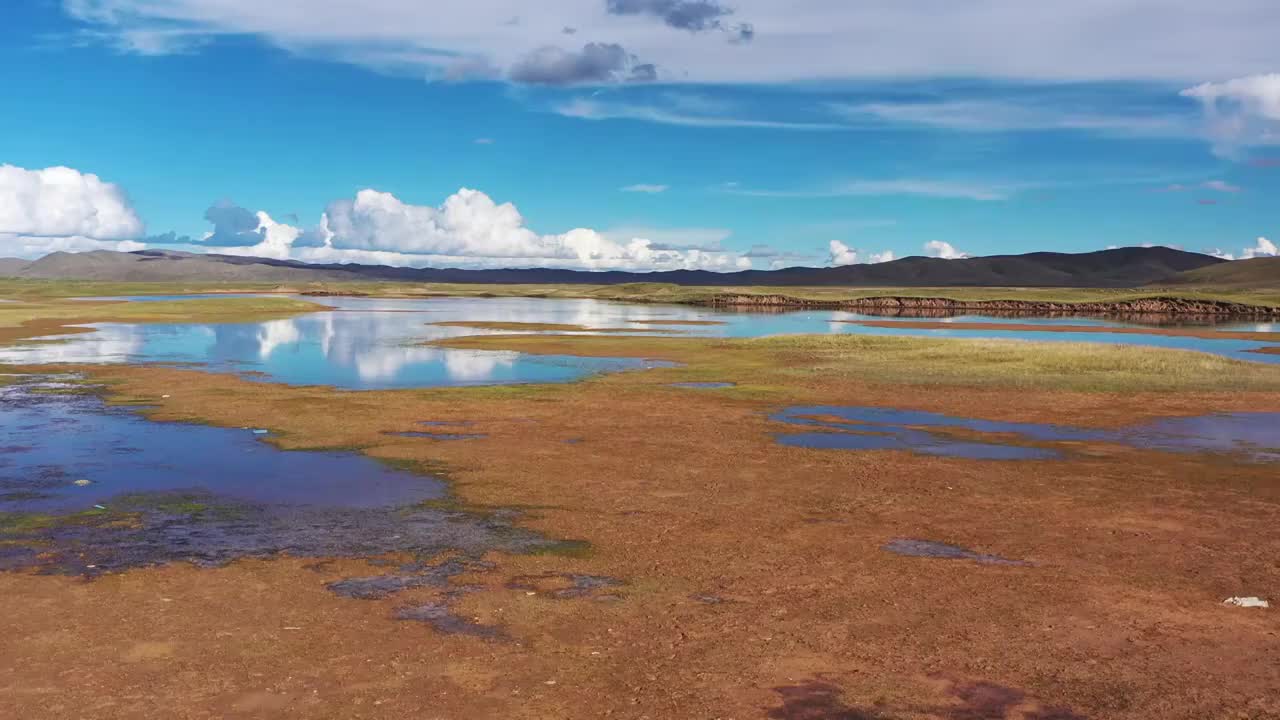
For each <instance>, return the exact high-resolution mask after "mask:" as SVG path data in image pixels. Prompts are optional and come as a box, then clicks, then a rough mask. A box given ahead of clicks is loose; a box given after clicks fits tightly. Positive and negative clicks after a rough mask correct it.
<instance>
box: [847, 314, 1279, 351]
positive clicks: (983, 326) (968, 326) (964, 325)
mask: <svg viewBox="0 0 1280 720" xmlns="http://www.w3.org/2000/svg"><path fill="white" fill-rule="evenodd" d="M836 322H843V323H846V324H849V325H863V326H865V327H875V328H891V329H902V328H916V329H919V330H1006V331H1028V332H1037V333H1064V332H1069V333H1081V332H1083V333H1108V334H1114V335H1172V336H1179V337H1195V338H1205V339H1207V340H1254V341H1257V342H1259V343H1268V342H1280V332H1275V333H1268V332H1241V331H1231V330H1206V329H1198V328H1155V327H1153V328H1136V327H1099V326H1097V325H1032V324H1020V323H989V322H927V321H907V320H837V321H836ZM1258 352H1261V351H1258Z"/></svg>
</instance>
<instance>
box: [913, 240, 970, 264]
mask: <svg viewBox="0 0 1280 720" xmlns="http://www.w3.org/2000/svg"><path fill="white" fill-rule="evenodd" d="M924 252H925V254H926V255H928V256H929V257H936V258H942V259H943V260H958V259H960V258H967V257H969V253H966V252H962V251H960V250H958V249H956V247H955V246H953V245H952V244H951V243H948V242H943V241H941V240H930V241H929V242H927V243H925V244H924Z"/></svg>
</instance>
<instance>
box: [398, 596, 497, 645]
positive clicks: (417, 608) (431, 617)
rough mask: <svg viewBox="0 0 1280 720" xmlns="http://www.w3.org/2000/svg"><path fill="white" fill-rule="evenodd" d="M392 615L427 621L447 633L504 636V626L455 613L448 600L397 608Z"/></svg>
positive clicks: (400, 618)
mask: <svg viewBox="0 0 1280 720" xmlns="http://www.w3.org/2000/svg"><path fill="white" fill-rule="evenodd" d="M391 617H393V618H395V619H396V620H411V621H414V622H421V623H426V624H428V625H430V626H431V627H432V629H434V630H435V631H436V632H439V633H443V634H445V635H471V636H473V637H479V638H488V639H500V638H503V637H504V633H503V632H502V628H499V627H496V626H494V625H481V624H480V623H477V622H472V621H470V620H467V619H465V618H462V617H459V616H457V615H455V614H454V613H453V611H452V610H451V609H450V608H449V604H448V603H447V602H428V603H423V604H421V605H410V606H406V607H400V608H396V610H395V612H393V613H392V615H391Z"/></svg>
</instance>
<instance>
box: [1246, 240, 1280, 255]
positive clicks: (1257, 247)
mask: <svg viewBox="0 0 1280 720" xmlns="http://www.w3.org/2000/svg"><path fill="white" fill-rule="evenodd" d="M1277 255H1280V249H1277V248H1276V244H1275V243H1273V242H1271V241H1270V240H1268V239H1266V238H1264V237H1260V238H1258V241H1257V242H1256V243H1255V244H1254V246H1253V247H1251V248H1245V249H1244V252H1242V253H1240V257H1242V258H1256V257H1276V256H1277Z"/></svg>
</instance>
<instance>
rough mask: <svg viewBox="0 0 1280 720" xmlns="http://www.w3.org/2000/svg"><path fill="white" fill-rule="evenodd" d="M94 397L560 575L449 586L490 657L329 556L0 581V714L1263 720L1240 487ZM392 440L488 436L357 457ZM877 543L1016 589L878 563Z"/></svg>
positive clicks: (1259, 640)
mask: <svg viewBox="0 0 1280 720" xmlns="http://www.w3.org/2000/svg"><path fill="white" fill-rule="evenodd" d="M95 372H97V373H98V374H99V376H100V377H102V378H104V379H108V380H112V381H114V382H116V383H117V384H116V386H115V387H116V390H117V391H118V392H119V393H122V394H124V395H126V396H132V397H137V398H140V399H147V400H148V401H149V402H150V401H154V402H156V403H157V404H159V405H160V406H161V407H160V410H159V414H158V417H162V418H173V419H176V418H183V417H191V416H196V417H201V418H205V419H208V420H210V421H213V422H216V423H219V424H226V425H232V426H236V427H239V426H242V425H252V426H254V427H269V428H272V429H273V430H277V431H279V432H281V433H282V439H281V442H282V443H283V444H286V445H288V446H293V447H306V446H313V445H325V444H340V445H350V446H358V447H364V448H366V451H367V452H369V453H370V454H372V455H374V456H377V457H385V458H415V459H429V460H433V461H439V462H442V463H444V465H445V466H446V467H448V468H449V469H450V477H451V478H452V479H453V481H454V487H455V490H456V492H457V493H458V495H459V496H460V498H461V499H462V500H464V501H465V502H467V503H470V504H474V505H481V506H483V505H495V506H509V505H523V506H527V507H531V508H533V509H532V510H531V511H530V515H529V517H528V518H527V524H528V525H529V526H531V527H533V528H535V529H537V530H539V531H542V532H545V533H548V534H550V535H552V536H556V537H562V538H578V539H585V540H589V541H590V542H591V543H592V545H593V548H594V552H593V553H592V554H591V555H590V556H589V557H586V558H577V559H575V558H567V557H550V556H534V557H529V556H524V557H511V556H496V557H492V558H490V559H491V560H494V561H495V562H497V563H498V567H497V569H496V570H494V571H492V572H489V573H480V574H476V575H475V576H474V577H466V578H460V579H458V580H459V582H465V583H471V582H475V583H479V584H482V585H484V586H485V588H486V589H485V590H484V591H482V592H477V593H474V594H470V595H466V596H464V597H463V598H462V599H461V600H460V601H459V603H458V605H457V610H458V611H459V613H460V614H462V615H463V616H464V617H468V618H474V619H477V620H478V621H480V622H483V623H485V624H496V625H500V626H502V627H503V628H504V630H505V632H506V634H507V636H508V638H509V639H508V640H506V641H502V640H485V639H480V638H474V637H464V636H450V635H442V634H439V633H437V632H435V631H433V630H432V629H430V628H429V627H428V626H426V625H422V624H418V623H411V622H398V621H395V620H392V619H390V617H389V616H390V612H391V610H392V609H393V608H395V607H398V606H400V605H402V604H407V603H409V602H410V601H412V600H414V599H422V598H426V597H429V596H430V593H432V592H436V591H430V590H417V591H413V592H414V593H423V595H404V596H399V597H396V598H393V599H389V600H376V601H362V600H351V599H345V598H341V597H337V596H335V595H333V594H332V593H330V592H328V591H327V590H325V588H324V583H325V582H327V581H329V580H333V579H337V578H341V577H348V576H351V575H358V574H370V572H371V569H370V568H369V567H368V566H366V565H365V564H364V563H363V562H357V561H338V562H334V563H331V564H325V565H321V566H319V567H318V568H317V569H308V568H309V567H314V565H313V561H303V560H298V559H289V558H281V559H278V560H272V561H245V562H239V563H235V564H233V565H230V566H228V567H224V568H219V569H211V570H209V569H196V568H194V567H190V566H169V567H159V568H153V569H144V570H135V571H130V572H127V573H123V574H118V575H109V576H106V577H102V578H99V579H97V580H94V581H92V582H86V581H83V580H80V579H76V578H69V577H38V576H31V575H25V574H21V573H5V574H0V597H3V598H4V603H5V608H6V612H4V613H0V717H13V718H24V719H25V718H80V717H84V718H140V717H146V718H151V717H154V718H222V717H282V718H283V717H290V718H292V717H296V718H395V719H396V720H399V719H401V718H602V717H611V718H637V719H639V718H651V719H653V720H658V719H661V718H671V719H673V720H674V719H679V720H683V719H686V718H738V719H746V718H781V719H783V720H817V719H828V720H829V719H833V718H839V719H844V720H858V719H870V718H893V719H898V720H909V719H920V718H941V719H943V720H986V719H988V718H994V719H1002V720H1030V719H1032V718H1038V719H1039V720H1050V719H1056V720H1069V719H1072V718H1095V719H1106V720H1111V719H1119V720H1125V719H1130V720H1151V719H1152V718H1161V719H1162V720H1176V719H1185V720H1192V719H1193V718H1194V719H1196V720H1201V719H1203V718H1215V719H1218V718H1223V719H1236V720H1245V719H1246V718H1248V719H1250V720H1257V719H1262V718H1280V694H1277V693H1276V692H1275V690H1276V688H1277V687H1280V615H1277V613H1276V611H1275V610H1246V609H1240V608H1229V607H1224V606H1223V605H1222V600H1223V599H1224V598H1226V597H1229V596H1234V595H1264V596H1265V595H1267V594H1271V599H1272V600H1273V601H1274V600H1275V593H1276V588H1280V561H1277V558H1280V533H1277V532H1276V528H1277V527H1280V483H1277V482H1276V471H1275V467H1274V466H1266V465H1260V464H1244V463H1239V462H1236V461H1233V460H1231V459H1227V458H1216V457H1208V456H1197V455H1175V454H1164V453H1155V452H1143V451H1138V450H1133V449H1129V448H1124V447H1119V446H1102V445H1098V446H1076V448H1075V450H1076V453H1077V454H1076V455H1074V456H1073V459H1071V460H1068V461H1042V462H981V461H970V460H962V459H948V458H936V457H921V456H916V455H911V454H907V453H902V452H844V451H817V450H805V449H795V448H784V447H780V446H777V445H775V444H774V443H773V442H772V441H771V437H770V433H771V432H775V431H779V430H782V429H784V428H783V427H779V426H778V425H777V424H775V423H772V422H770V421H769V420H768V419H767V417H766V416H765V411H766V410H767V409H769V408H770V407H775V406H776V404H775V403H774V402H772V401H771V402H769V403H765V402H763V401H759V400H751V399H741V398H737V399H735V398H733V397H731V396H730V397H725V396H718V395H717V394H716V393H709V392H706V391H686V390H676V389H673V388H667V387H665V386H660V385H655V384H653V383H652V382H650V381H649V380H646V375H645V374H643V373H641V374H631V375H620V376H614V377H611V378H608V379H606V380H603V381H596V382H589V383H584V384H578V385H571V386H563V387H559V388H552V389H547V390H545V391H539V392H536V393H530V394H528V395H520V394H513V395H510V396H504V395H502V394H501V393H494V394H493V395H492V396H488V397H485V396H481V395H468V394H465V393H449V392H424V391H412V392H369V393H335V392H332V391H329V390H325V389H323V388H288V387H280V386H273V385H264V384H261V383H253V382H248V381H245V380H239V379H235V378H231V377H226V376H216V375H207V374H202V373H198V372H192V371H183V370H169V369H154V368H152V369H140V368H101V369H98V370H96V371H95ZM162 392H163V393H165V394H171V395H172V397H171V398H169V399H164V400H161V399H159V395H160V394H161V393H162ZM795 392H797V393H819V392H820V393H821V394H822V396H823V401H824V402H829V403H831V404H857V405H885V406H898V407H910V408H917V409H923V410H933V411H939V412H947V413H951V414H960V415H980V416H982V417H989V418H993V419H1005V420H1026V421H1055V422H1062V423H1075V424H1082V425H1112V426H1114V425H1122V424H1127V423H1129V422H1133V421H1135V420H1137V419H1141V418H1145V417H1152V416H1160V415H1178V414H1202V413H1205V412H1210V411H1218V410H1222V411H1227V410H1269V411H1276V410H1280V396H1277V395H1275V394H1255V395H1251V396H1246V395H1243V394H1204V393H1182V394H1168V395H1152V394H1145V395H1106V394H1097V393H1094V394H1085V393H1065V392H1040V391H1027V390H1019V391H1016V392H1014V391H1005V390H998V389H982V390H974V389H958V388H955V389H946V388H942V389H939V388H929V389H912V388H903V387H895V386H883V385H882V386H874V385H863V384H859V383H858V382H857V381H849V380H842V381H840V382H818V381H814V383H813V385H812V387H807V386H797V387H796V388H795ZM806 397H808V395H806ZM420 420H471V421H474V422H475V425H473V426H471V428H469V429H474V431H475V432H480V433H485V434H487V436H488V437H487V438H486V439H484V440H476V441H470V442H465V443H437V442H430V441H423V440H415V439H405V438H388V437H386V436H384V435H382V434H381V433H382V432H384V431H397V430H405V429H408V428H410V427H412V424H413V423H415V422H417V421H420ZM570 438H581V439H582V440H581V442H578V443H575V444H568V443H566V442H565V440H567V439H570ZM894 537H910V538H923V539H930V540H937V541H944V542H950V543H954V544H958V545H963V546H965V547H969V548H973V549H975V550H978V551H981V552H986V553H993V554H998V555H1001V556H1003V557H1008V558H1016V559H1023V560H1028V561H1031V562H1032V563H1033V564H1032V565H1028V566H1020V567H1012V566H995V565H981V564H976V563H972V562H965V561H946V560H929V559H921V558H911V557H903V556H898V555H893V554H890V553H887V552H884V551H883V550H881V546H882V545H883V544H884V543H885V542H886V541H888V540H889V539H891V538H894ZM562 572H569V573H591V574H598V575H606V576H610V577H615V578H620V579H622V580H624V581H625V582H626V583H627V585H626V586H624V587H622V588H621V589H620V592H621V594H622V596H623V597H622V599H621V600H614V601H603V600H597V599H592V598H591V597H586V598H577V599H555V598H554V597H553V596H552V595H551V594H550V593H548V592H545V591H542V590H540V589H539V590H527V589H523V585H522V584H521V583H518V582H517V583H511V582H510V581H511V580H512V578H516V577H517V576H543V574H545V573H562ZM526 584H527V583H526ZM537 587H539V588H541V586H537ZM529 593H533V594H529Z"/></svg>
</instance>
